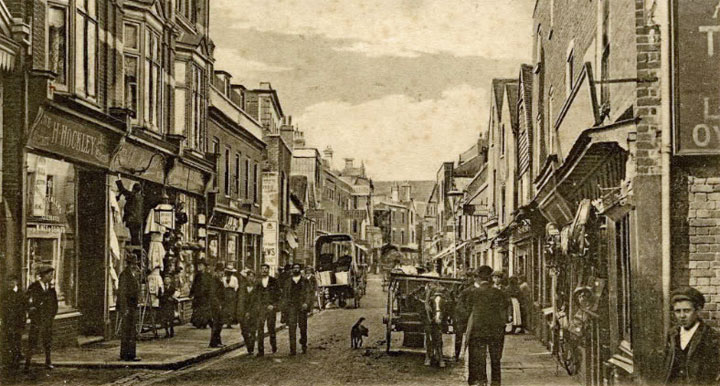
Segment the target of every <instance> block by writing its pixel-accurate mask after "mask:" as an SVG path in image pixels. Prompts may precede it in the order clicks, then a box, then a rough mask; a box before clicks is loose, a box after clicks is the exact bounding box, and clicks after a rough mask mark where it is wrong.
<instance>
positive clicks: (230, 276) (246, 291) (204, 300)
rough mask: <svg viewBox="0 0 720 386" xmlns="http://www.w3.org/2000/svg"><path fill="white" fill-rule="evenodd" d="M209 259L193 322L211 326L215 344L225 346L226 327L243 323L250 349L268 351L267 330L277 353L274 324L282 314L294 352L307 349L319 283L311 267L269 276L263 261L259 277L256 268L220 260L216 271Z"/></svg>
mask: <svg viewBox="0 0 720 386" xmlns="http://www.w3.org/2000/svg"><path fill="white" fill-rule="evenodd" d="M206 268H207V264H206V263H205V262H204V261H201V262H199V263H198V272H197V274H196V275H195V278H194V281H193V285H192V288H191V289H190V297H191V298H192V301H193V315H192V318H191V323H192V324H193V325H194V326H195V327H197V328H207V327H210V330H211V333H210V347H223V346H224V345H223V343H222V330H223V328H225V329H232V328H234V326H235V325H239V327H240V333H241V334H242V336H243V339H244V341H245V346H246V348H247V350H248V353H250V354H253V353H255V348H257V354H256V355H257V356H263V355H265V339H264V337H265V332H266V330H267V335H268V338H269V340H270V347H271V349H272V352H273V353H275V352H277V340H276V337H275V324H276V318H277V313H278V312H280V314H281V322H282V323H284V324H286V325H287V326H288V330H289V336H290V355H295V354H296V352H297V330H298V328H299V329H300V346H301V350H302V352H303V353H305V352H307V317H308V314H309V313H310V312H311V311H312V308H313V307H314V304H315V298H316V290H317V282H316V280H315V278H314V275H313V272H312V269H309V268H308V269H306V270H305V271H303V267H302V265H300V264H298V263H295V264H292V265H288V266H286V267H284V269H282V271H281V272H280V273H279V275H278V277H277V278H275V277H272V276H270V266H268V265H262V266H261V268H260V277H259V279H258V278H256V274H255V272H253V271H252V270H244V271H243V272H237V270H236V269H235V268H234V267H232V266H225V265H224V264H223V263H217V264H216V266H215V270H214V271H213V272H211V273H208V272H207V271H206Z"/></svg>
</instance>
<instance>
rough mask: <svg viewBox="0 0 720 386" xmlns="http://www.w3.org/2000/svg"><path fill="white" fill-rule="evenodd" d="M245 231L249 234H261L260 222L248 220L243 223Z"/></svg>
mask: <svg viewBox="0 0 720 386" xmlns="http://www.w3.org/2000/svg"><path fill="white" fill-rule="evenodd" d="M245 233H246V234H250V235H261V234H262V224H260V223H258V222H254V221H248V223H247V224H245Z"/></svg>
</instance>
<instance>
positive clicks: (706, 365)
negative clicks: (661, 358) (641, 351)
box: [664, 287, 720, 385]
mask: <svg viewBox="0 0 720 386" xmlns="http://www.w3.org/2000/svg"><path fill="white" fill-rule="evenodd" d="M671 305H672V312H673V314H674V315H675V319H676V321H677V324H678V325H677V326H676V327H675V328H673V329H671V330H670V332H669V333H668V338H667V341H666V345H665V367H664V370H665V384H666V385H710V384H712V385H715V384H718V378H720V352H719V351H718V350H719V349H720V342H719V340H720V337H719V336H718V333H717V332H716V331H715V330H714V329H713V328H712V327H710V326H708V325H707V324H705V322H704V321H703V320H702V318H700V310H702V309H703V307H704V306H705V296H703V294H702V293H700V291H698V290H697V289H695V288H692V287H687V288H682V289H679V290H677V291H675V292H674V293H673V295H672V298H671Z"/></svg>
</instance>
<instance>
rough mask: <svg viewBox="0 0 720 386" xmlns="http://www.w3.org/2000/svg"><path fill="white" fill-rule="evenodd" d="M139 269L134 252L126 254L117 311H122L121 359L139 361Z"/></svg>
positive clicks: (119, 283) (119, 286)
mask: <svg viewBox="0 0 720 386" xmlns="http://www.w3.org/2000/svg"><path fill="white" fill-rule="evenodd" d="M138 283H139V269H138V265H137V257H136V255H135V254H134V253H131V252H127V253H126V255H125V269H124V270H123V271H122V273H120V277H119V278H118V294H117V312H119V313H120V317H121V322H120V323H121V324H120V360H123V361H139V360H140V358H138V357H137V355H136V352H135V341H136V338H137V330H136V328H135V323H136V322H137V306H138V298H140V286H139V284H138Z"/></svg>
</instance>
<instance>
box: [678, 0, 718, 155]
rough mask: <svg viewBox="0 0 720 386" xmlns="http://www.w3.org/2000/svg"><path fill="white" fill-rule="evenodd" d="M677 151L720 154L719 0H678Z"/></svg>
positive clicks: (682, 152) (681, 152)
mask: <svg viewBox="0 0 720 386" xmlns="http://www.w3.org/2000/svg"><path fill="white" fill-rule="evenodd" d="M674 4H675V19H674V25H675V28H674V29H675V33H676V34H675V43H674V47H675V52H674V54H675V65H676V66H675V71H674V84H675V125H674V127H675V151H676V154H680V155H683V154H720V81H718V76H719V75H720V0H674Z"/></svg>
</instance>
